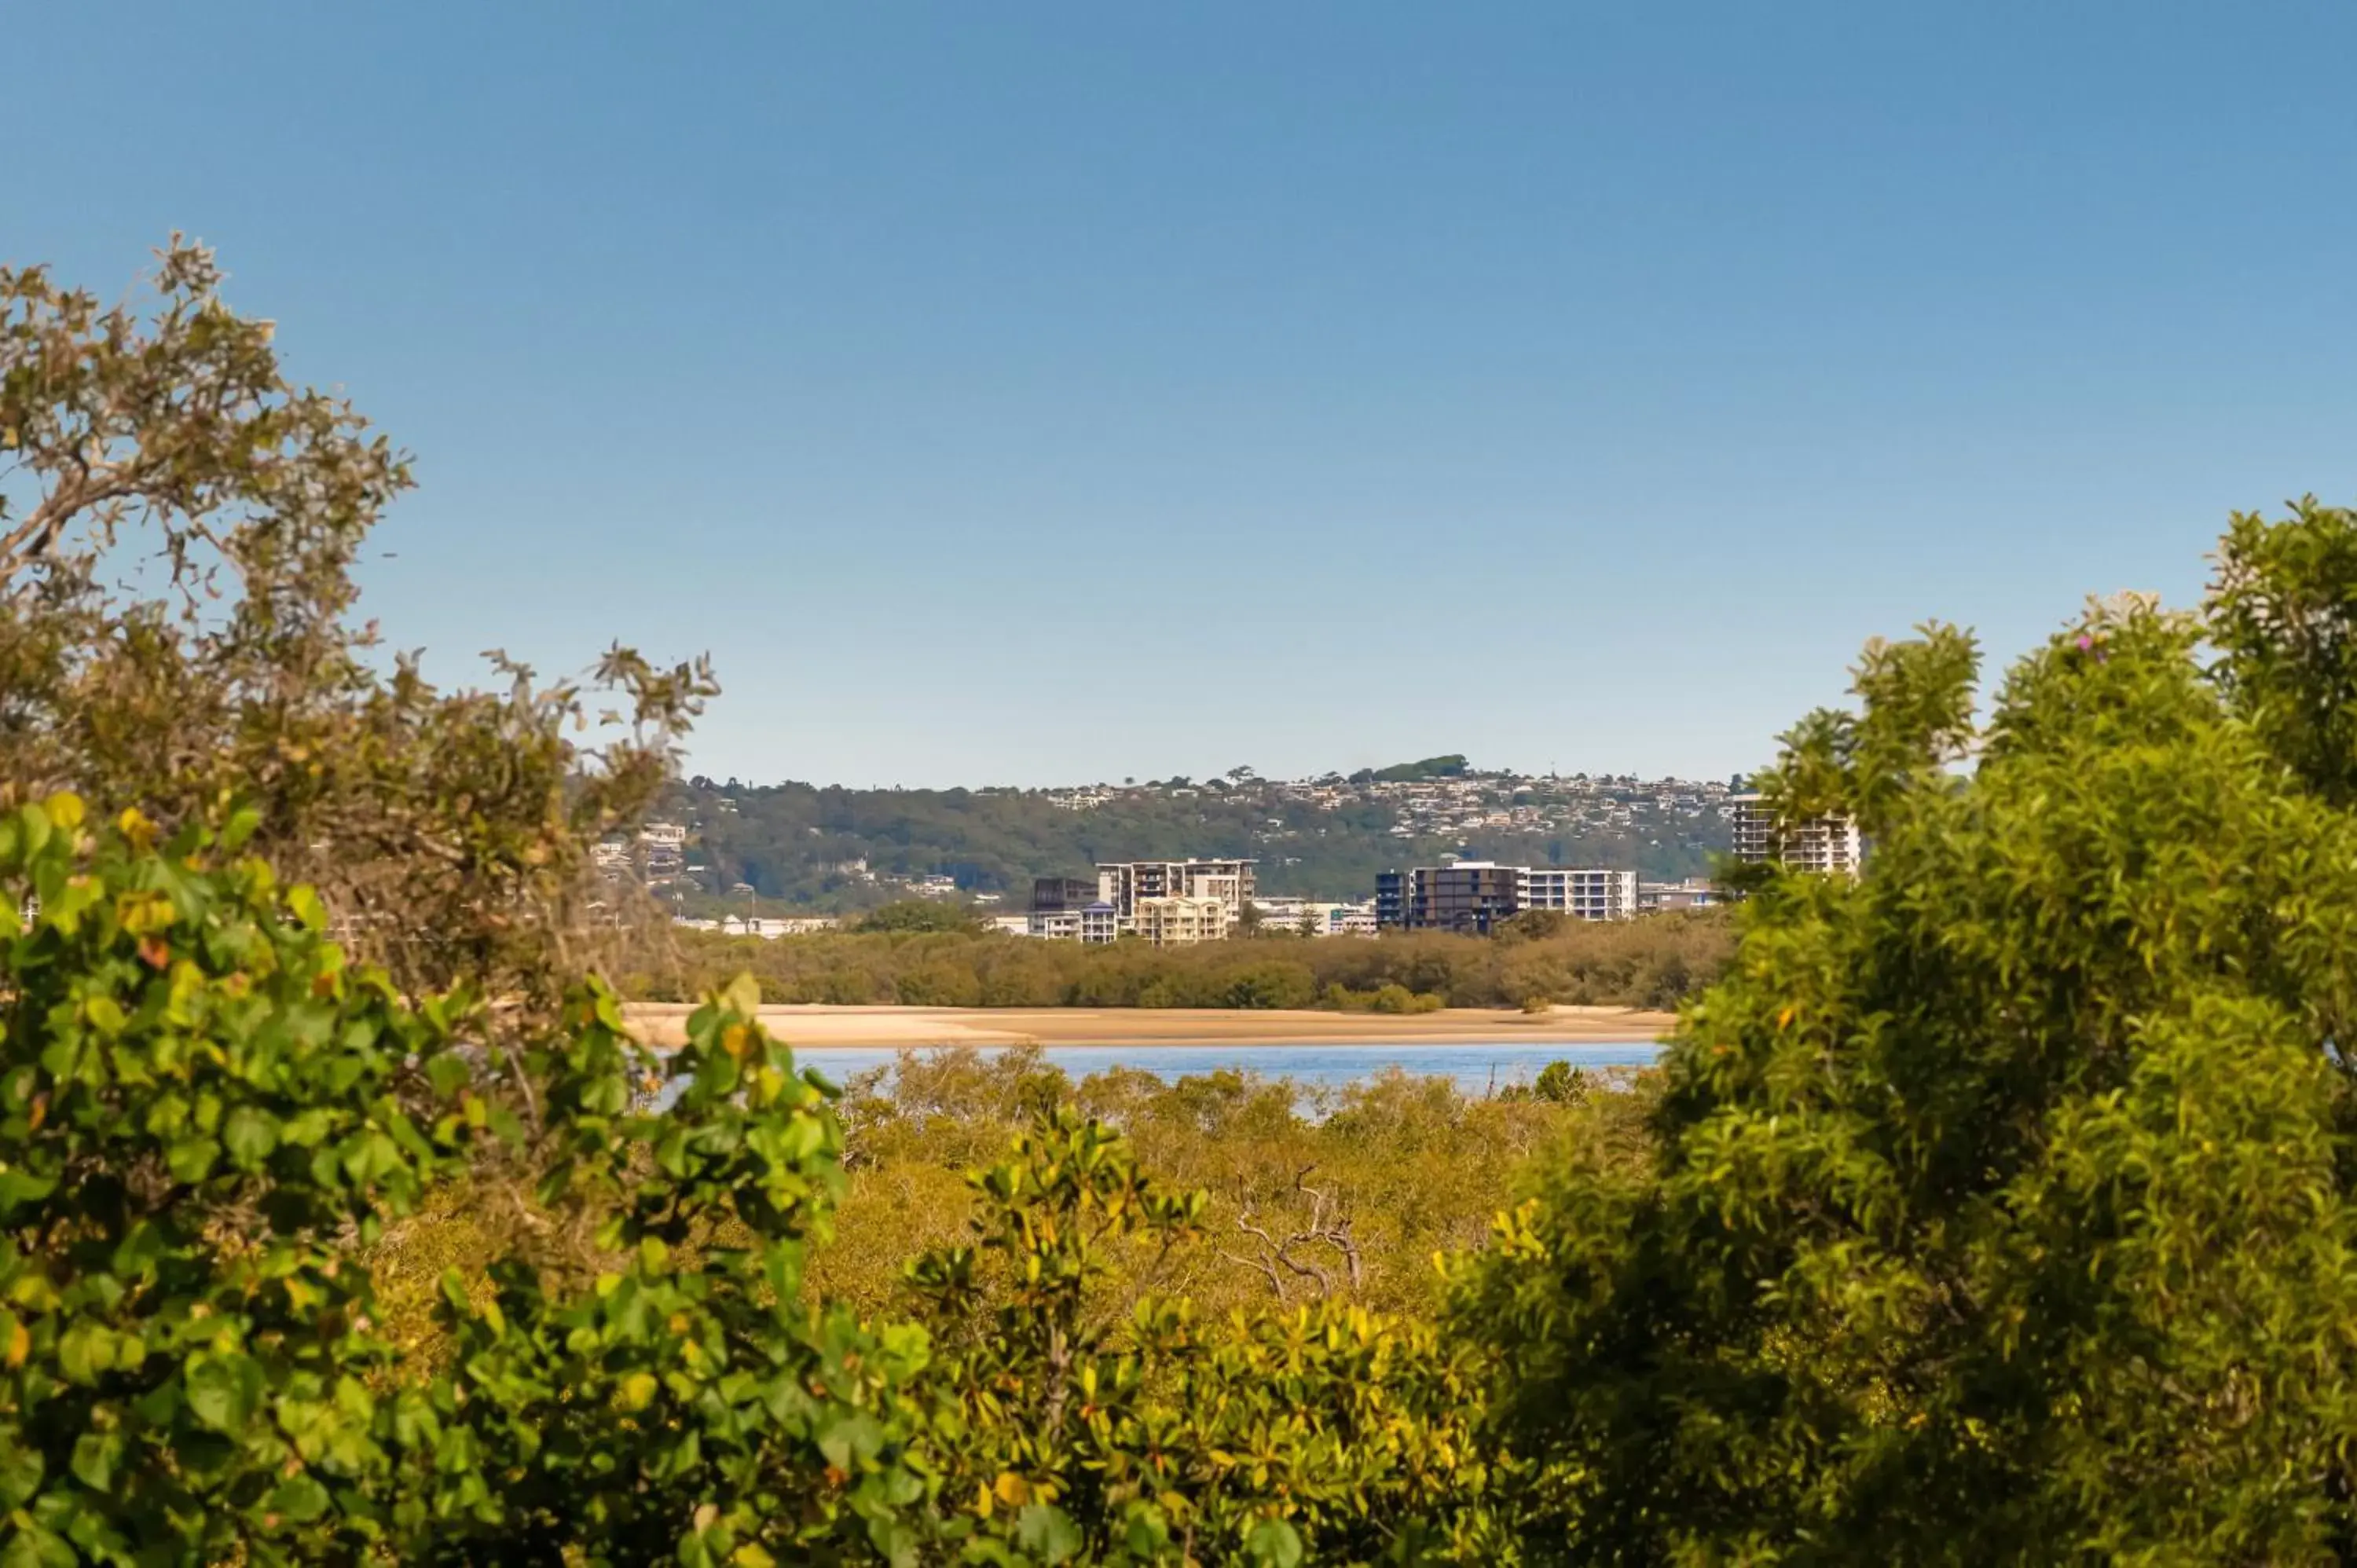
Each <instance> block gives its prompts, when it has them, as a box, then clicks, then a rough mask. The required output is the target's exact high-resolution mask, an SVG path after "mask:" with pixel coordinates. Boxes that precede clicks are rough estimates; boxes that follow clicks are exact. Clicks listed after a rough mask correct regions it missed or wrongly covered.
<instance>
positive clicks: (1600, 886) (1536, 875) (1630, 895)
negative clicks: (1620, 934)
mask: <svg viewBox="0 0 2357 1568" xmlns="http://www.w3.org/2000/svg"><path fill="white" fill-rule="evenodd" d="M1516 876H1517V878H1518V888H1517V894H1516V897H1517V898H1518V900H1519V902H1520V904H1521V907H1522V908H1524V909H1553V910H1555V911H1557V912H1558V913H1561V914H1566V915H1569V916H1570V917H1571V918H1574V919H1576V920H1625V919H1628V918H1630V917H1631V916H1632V915H1634V914H1636V912H1637V874H1636V873H1635V872H1633V871H1596V870H1572V869H1569V868H1566V867H1562V866H1553V865H1534V866H1523V867H1518V868H1517V869H1516Z"/></svg>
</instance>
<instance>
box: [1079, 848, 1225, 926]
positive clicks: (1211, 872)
mask: <svg viewBox="0 0 2357 1568" xmlns="http://www.w3.org/2000/svg"><path fill="white" fill-rule="evenodd" d="M1253 866H1254V862H1252V861H1249V860H1111V861H1099V862H1098V863H1097V897H1099V898H1102V899H1103V900H1104V901H1105V902H1106V903H1108V904H1110V905H1112V906H1113V907H1114V911H1115V912H1116V913H1117V914H1119V915H1120V916H1121V918H1123V919H1125V920H1134V919H1135V918H1137V905H1138V901H1139V900H1140V899H1145V898H1216V899H1218V900H1219V901H1220V902H1221V903H1222V904H1225V905H1226V906H1227V907H1228V908H1230V909H1231V910H1235V909H1241V908H1243V907H1244V901H1245V900H1246V899H1248V898H1250V897H1252V896H1253V888H1254V881H1253Z"/></svg>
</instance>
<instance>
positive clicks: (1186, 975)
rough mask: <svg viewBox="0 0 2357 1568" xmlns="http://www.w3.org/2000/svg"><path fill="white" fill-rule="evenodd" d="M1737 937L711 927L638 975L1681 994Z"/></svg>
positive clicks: (1232, 1001) (1567, 995) (784, 989)
mask: <svg viewBox="0 0 2357 1568" xmlns="http://www.w3.org/2000/svg"><path fill="white" fill-rule="evenodd" d="M1733 943H1734V937H1733V927H1732V924H1731V923H1730V921H1729V920H1728V919H1727V912H1726V911H1725V910H1724V909H1699V910H1694V911H1691V912H1679V913H1674V914H1668V915H1659V916H1649V917H1647V918H1644V919H1641V920H1631V921H1624V922H1613V923H1609V924H1608V923H1590V922H1571V923H1568V924H1562V925H1557V926H1554V927H1550V928H1546V929H1542V930H1540V931H1538V932H1537V933H1536V934H1530V933H1526V932H1525V931H1523V930H1522V929H1514V928H1508V929H1502V930H1501V932H1500V933H1498V934H1497V935H1495V936H1492V937H1489V938H1481V937H1467V936H1455V935H1450V934H1447V933H1442V932H1415V933H1405V932H1403V933H1394V934H1387V935H1385V936H1383V937H1381V938H1378V939H1375V940H1365V939H1355V940H1354V939H1349V938H1321V939H1316V940H1309V939H1304V938H1300V937H1293V936H1285V935H1281V934H1280V935H1272V936H1263V937H1260V938H1256V939H1252V940H1231V941H1226V942H1215V943H1204V944H1200V945H1198V946H1194V947H1184V948H1156V947H1152V946H1149V945H1147V944H1146V943H1143V942H1135V941H1128V942H1114V943H1107V944H1089V945H1083V944H1082V943H1079V942H1057V941H1041V940H1032V939H1029V938H1025V937H1009V936H1003V935H1000V934H998V933H996V932H976V931H971V930H968V931H946V932H944V931H934V932H923V931H907V930H900V931H882V932H878V931H852V932H827V933H823V934H819V935H813V936H802V937H780V938H777V939H774V940H760V939H759V938H752V937H734V938H730V937H717V936H710V935H699V936H691V937H689V938H687V939H685V940H682V941H681V942H680V944H679V947H678V957H679V960H680V962H679V963H678V964H677V966H675V967H671V968H666V969H662V970H647V971H641V972H639V973H637V974H634V975H631V976H630V977H627V978H626V979H625V980H624V982H623V985H624V989H625V990H626V991H628V992H629V993H630V994H632V995H633V996H640V997H645V998H650V999H653V1000H657V1001H665V1000H673V1001H676V1000H684V999H686V998H687V997H690V996H694V995H697V994H700V993H702V992H704V991H705V990H707V989H709V988H710V987H711V986H713V985H715V984H716V983H721V982H723V981H725V980H726V979H727V978H728V977H730V976H732V975H735V974H737V973H750V974H751V975H753V977H754V978H755V979H756V980H758V981H759V983H760V986H761V994H762V996H763V998H764V999H765V1000H767V1001H770V1002H826V1003H838V1004H862V1003H899V1004H903V1005H909V1006H923V1007H1332V1008H1341V1009H1372V1010H1375V1011H1382V1012H1405V1011H1409V1010H1411V1009H1413V1008H1415V1007H1419V1006H1444V1005H1445V1006H1451V1007H1520V1006H1523V1004H1526V1003H1529V1002H1532V1001H1534V1000H1536V1001H1542V1002H1559V1003H1566V1004H1577V1005H1606V1006H1627V1007H1670V1006H1674V1005H1675V1004H1677V1003H1678V1002H1679V1001H1681V1000H1682V999H1684V997H1686V996H1688V995H1691V994H1693V993H1695V992H1697V991H1699V990H1700V989H1701V988H1702V987H1703V986H1705V985H1707V984H1708V983H1710V982H1711V981H1712V980H1713V979H1714V978H1716V977H1717V974H1718V972H1720V970H1721V969H1722V968H1723V967H1724V965H1725V964H1726V962H1727V954H1728V953H1729V952H1730V951H1731V950H1732V949H1733ZM1419 997H1421V998H1425V999H1426V1000H1425V1001H1422V1002H1419V1001H1418V1000H1417V999H1418V998H1419Z"/></svg>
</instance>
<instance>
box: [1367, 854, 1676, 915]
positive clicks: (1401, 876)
mask: <svg viewBox="0 0 2357 1568" xmlns="http://www.w3.org/2000/svg"><path fill="white" fill-rule="evenodd" d="M1526 909H1548V910H1553V911H1555V912H1557V913H1560V914H1565V915H1568V916H1570V917H1572V918H1574V919H1579V920H1625V919H1628V918H1631V916H1633V915H1635V914H1636V912H1637V874H1636V873H1635V872H1633V871H1606V870H1600V869H1592V868H1586V867H1568V866H1554V865H1541V866H1533V865H1497V864H1496V863H1495V862H1492V861H1487V860H1460V861H1458V862H1456V863H1455V864H1453V865H1423V866H1417V867H1415V868H1414V869H1413V870H1408V871H1385V872H1381V873H1379V874H1377V875H1376V877H1375V908H1374V918H1375V923H1376V925H1378V926H1380V927H1383V928H1387V929H1405V930H1411V931H1417V930H1437V931H1471V932H1486V931H1488V930H1489V929H1490V928H1491V927H1492V926H1494V925H1496V924H1497V923H1498V922H1499V921H1501V920H1507V919H1512V918H1513V917H1514V916H1516V915H1519V914H1521V913H1523V911H1524V910H1526Z"/></svg>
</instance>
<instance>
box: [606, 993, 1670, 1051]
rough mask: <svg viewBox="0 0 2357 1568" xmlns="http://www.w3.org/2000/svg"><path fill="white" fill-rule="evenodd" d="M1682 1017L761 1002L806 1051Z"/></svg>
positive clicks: (639, 1008)
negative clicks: (885, 1005)
mask: <svg viewBox="0 0 2357 1568" xmlns="http://www.w3.org/2000/svg"><path fill="white" fill-rule="evenodd" d="M623 1011H624V1013H625V1014H626V1015H628V1016H629V1018H630V1023H631V1026H632V1028H633V1029H634V1030H636V1031H637V1032H638V1033H639V1035H640V1037H642V1038H643V1039H645V1040H646V1041H647V1042H648V1043H649V1044H651V1045H657V1046H672V1045H678V1044H680V1043H681V1041H682V1040H683V1038H684V1035H685V1029H686V1023H687V1015H689V1014H690V1013H692V1012H694V1007H692V1006H690V1005H687V1004H679V1003H669V1002H640V1003H633V1004H630V1005H629V1006H628V1007H626V1008H624V1009H623ZM1676 1023H1677V1018H1676V1015H1674V1014H1670V1013H1659V1012H1652V1011H1648V1010H1645V1009H1642V1008H1635V1007H1567V1006H1566V1007H1555V1008H1553V1009H1551V1010H1549V1011H1547V1012H1544V1013H1524V1012H1522V1011H1520V1010H1519V1009H1516V1010H1511V1011H1510V1010H1505V1009H1494V1010H1493V1009H1491V1008H1486V1007H1449V1008H1444V1009H1442V1010H1441V1011H1439V1012H1437V1013H1412V1014H1387V1013H1320V1012H1309V1011H1294V1010H1287V1009H1245V1008H1225V1007H830V1006H823V1005H817V1004H808V1005H793V1006H771V1007H764V1008H762V1009H761V1024H762V1026H763V1027H765V1028H767V1029H768V1030H769V1031H770V1033H771V1034H773V1035H775V1036H778V1037H779V1038H780V1039H781V1040H783V1041H785V1042H786V1043H787V1044H789V1045H791V1046H793V1047H796V1048H797V1049H802V1050H822V1051H823V1050H827V1049H829V1048H836V1049H845V1048H861V1047H864V1048H866V1049H871V1050H872V1049H875V1048H877V1047H901V1046H912V1047H923V1046H1008V1045H1019V1044H1022V1043H1024V1042H1026V1041H1031V1042H1036V1043H1038V1044H1039V1045H1043V1046H1125V1045H1145V1044H1152V1045H1156V1046H1189V1045H1196V1046H1298V1045H1318V1044H1324V1045H1405V1044H1410V1043H1414V1044H1418V1045H1428V1046H1441V1045H1497V1044H1501V1043H1503V1042H1507V1041H1512V1042H1516V1043H1527V1044H1530V1045H1551V1044H1563V1045H1602V1044H1608V1043H1620V1042H1626V1041H1651V1040H1656V1039H1660V1038H1661V1037H1662V1036H1664V1035H1666V1034H1668V1033H1669V1031H1670V1030H1671V1029H1672V1028H1673V1027H1674V1026H1675V1025H1676Z"/></svg>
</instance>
